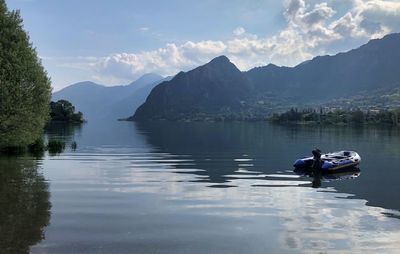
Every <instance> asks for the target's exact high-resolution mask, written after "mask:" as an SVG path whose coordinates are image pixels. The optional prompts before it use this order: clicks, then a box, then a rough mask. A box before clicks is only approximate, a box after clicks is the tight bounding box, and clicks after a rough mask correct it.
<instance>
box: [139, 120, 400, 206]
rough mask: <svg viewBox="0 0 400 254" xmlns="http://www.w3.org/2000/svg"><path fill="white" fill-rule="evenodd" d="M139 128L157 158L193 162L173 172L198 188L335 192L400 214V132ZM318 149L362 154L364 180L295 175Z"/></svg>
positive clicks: (251, 126) (264, 126)
mask: <svg viewBox="0 0 400 254" xmlns="http://www.w3.org/2000/svg"><path fill="white" fill-rule="evenodd" d="M135 126H136V129H137V131H138V132H140V133H141V134H142V135H143V136H144V138H145V139H146V142H147V143H148V144H149V145H150V147H152V148H153V149H155V150H156V151H157V152H159V153H167V154H170V155H171V156H172V155H176V156H177V157H179V156H185V159H187V160H191V163H175V164H174V165H173V168H175V170H176V172H175V173H181V174H192V175H194V176H195V178H194V179H193V180H192V181H194V182H207V183H211V184H210V187H235V186H236V185H235V183H234V181H236V180H239V179H251V181H252V182H253V184H252V186H254V187H293V186H296V187H313V186H314V187H318V188H319V187H322V188H331V187H333V188H334V189H335V190H336V191H338V192H340V193H349V194H353V195H354V196H352V197H349V198H359V199H365V200H367V205H369V206H378V207H383V208H388V209H395V210H400V199H394V198H393V195H392V193H394V192H398V191H400V185H399V184H398V180H396V179H398V170H397V167H396V165H398V163H400V161H399V157H398V154H395V152H394V151H398V149H399V147H400V145H399V144H400V143H399V141H398V139H397V138H396V137H398V136H399V135H400V134H399V130H398V129H384V128H383V129H382V128H369V127H366V128H351V127H343V128H342V127H334V128H332V127H326V128H325V127H313V126H277V125H271V124H268V123H263V122H261V123H223V122H222V123H204V122H202V123H197V122H191V123H183V122H181V123H170V122H139V123H135ZM314 147H320V148H323V149H324V151H325V152H330V151H337V150H342V149H349V150H354V151H358V152H359V153H360V154H361V157H362V163H361V167H362V169H363V174H362V175H361V177H357V176H358V175H359V172H349V174H348V175H346V173H344V175H342V176H335V175H326V176H324V177H322V178H321V179H313V178H311V177H309V176H298V175H296V174H293V167H292V163H293V161H294V160H295V159H297V158H300V157H303V156H307V155H309V154H310V152H311V150H312V149H313V148H314ZM382 167H384V169H381V168H382ZM353 173H354V174H353ZM356 177H357V179H356V180H354V181H353V180H351V181H349V179H353V178H356ZM313 180H314V184H313ZM333 180H346V181H333ZM380 183H385V184H380Z"/></svg>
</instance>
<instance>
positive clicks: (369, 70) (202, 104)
mask: <svg viewBox="0 0 400 254" xmlns="http://www.w3.org/2000/svg"><path fill="white" fill-rule="evenodd" d="M399 66H400V34H390V35H387V36H385V37H384V38H382V39H375V40H371V41H369V42H368V43H367V44H365V45H363V46H361V47H359V48H357V49H354V50H351V51H348V52H346V53H339V54H337V55H334V56H318V57H315V58H313V59H312V60H309V61H306V62H303V63H301V64H299V65H297V66H295V67H279V66H276V65H273V64H270V65H267V66H264V67H257V68H253V69H251V70H249V71H247V72H240V71H239V70H238V69H237V68H236V66H235V65H234V64H232V63H231V62H230V61H229V59H228V58H227V57H225V56H220V57H217V58H215V59H213V60H212V61H211V62H209V63H207V64H205V65H203V66H200V67H198V68H196V69H194V70H191V71H189V72H180V73H179V74H178V75H176V76H175V77H174V78H173V79H172V80H170V81H165V82H162V83H160V84H159V85H157V86H156V87H155V88H154V89H153V90H152V91H151V93H150V95H149V96H148V98H147V99H146V102H145V103H144V104H143V105H141V106H140V107H139V108H138V109H137V110H136V112H135V114H134V115H133V116H132V117H131V118H130V120H159V119H166V120H185V119H188V120H204V119H205V118H214V119H222V120H224V119H227V118H228V119H252V118H258V117H263V116H265V115H266V114H268V113H271V112H273V111H276V110H277V109H282V108H285V107H286V108H287V107H290V106H293V105H309V104H315V103H326V102H329V101H331V100H334V99H338V98H345V97H352V96H355V95H357V94H359V93H361V92H362V93H364V94H365V93H368V92H374V93H375V92H376V91H379V90H382V89H386V90H388V89H394V88H398V87H400V71H399V70H400V68H399Z"/></svg>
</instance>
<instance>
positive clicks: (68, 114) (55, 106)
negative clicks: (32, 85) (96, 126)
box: [50, 100, 84, 123]
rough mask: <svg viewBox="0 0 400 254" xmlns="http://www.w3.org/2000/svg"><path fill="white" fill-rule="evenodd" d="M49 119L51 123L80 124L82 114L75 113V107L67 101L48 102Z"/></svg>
mask: <svg viewBox="0 0 400 254" xmlns="http://www.w3.org/2000/svg"><path fill="white" fill-rule="evenodd" d="M50 109H51V111H50V117H51V121H57V122H68V123H82V122H83V121H84V120H83V115H82V112H78V113H75V107H74V106H73V105H72V104H71V102H69V101H67V100H59V101H57V102H53V101H52V102H50Z"/></svg>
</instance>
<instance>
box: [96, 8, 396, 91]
mask: <svg viewBox="0 0 400 254" xmlns="http://www.w3.org/2000/svg"><path fill="white" fill-rule="evenodd" d="M314 2H315V1H314ZM334 2H339V1H330V2H329V3H331V5H330V4H328V2H319V3H316V4H314V5H311V4H309V3H308V2H306V1H305V0H289V1H287V2H286V4H285V6H284V7H285V8H284V13H283V15H284V17H285V18H286V22H287V25H286V27H285V28H284V29H283V30H281V31H279V32H278V33H277V34H275V35H273V36H269V37H262V36H257V35H254V34H250V33H248V32H246V29H245V28H244V27H241V26H239V27H237V28H236V29H234V30H233V36H232V38H230V39H227V40H223V41H222V40H203V41H196V42H194V41H187V42H183V43H180V44H176V43H169V44H167V45H165V46H164V47H161V48H159V49H155V50H152V51H143V52H137V53H118V54H112V55H109V56H107V57H103V58H98V59H97V60H96V61H92V62H90V68H92V69H93V70H94V71H95V74H94V75H93V76H94V77H95V78H96V79H97V80H114V81H116V80H119V81H120V82H126V81H132V80H133V79H135V78H137V77H139V76H140V75H142V74H144V73H148V72H155V73H159V74H161V75H174V74H175V73H177V72H179V71H181V70H183V71H187V70H189V69H191V68H194V67H196V66H198V65H201V64H204V63H206V62H208V61H209V60H211V59H212V58H214V57H216V56H218V55H227V56H228V57H229V58H230V59H231V61H232V62H233V63H235V64H236V65H237V66H238V67H239V68H240V69H242V70H247V69H249V68H252V67H255V66H260V65H265V64H268V63H271V62H272V63H275V64H279V65H288V66H293V65H295V64H298V63H300V62H301V61H304V60H307V59H309V58H311V57H313V56H315V55H318V54H325V53H335V52H330V51H329V47H328V46H329V45H332V43H336V42H337V43H341V42H343V41H344V40H353V39H354V40H356V39H358V40H362V41H364V42H365V41H367V40H368V39H371V38H377V37H382V36H383V35H385V34H387V33H389V32H391V31H398V30H400V22H398V21H399V20H400V2H398V1H393V0H349V1H347V2H351V5H350V8H348V10H347V11H344V12H343V11H341V14H340V15H338V12H337V10H335V9H334V8H335V6H334V5H333V4H332V3H334ZM146 29H147V28H146ZM146 29H144V28H143V29H142V30H143V31H144V30H146ZM103 83H104V82H103Z"/></svg>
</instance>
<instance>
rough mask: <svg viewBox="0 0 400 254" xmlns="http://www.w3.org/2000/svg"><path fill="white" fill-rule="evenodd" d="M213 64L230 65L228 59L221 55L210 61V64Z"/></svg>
mask: <svg viewBox="0 0 400 254" xmlns="http://www.w3.org/2000/svg"><path fill="white" fill-rule="evenodd" d="M209 63H210V64H211V63H215V64H226V63H231V61H230V60H229V58H228V57H226V56H224V55H222V56H217V57H216V58H214V59H212V60H211V61H210V62H209Z"/></svg>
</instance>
